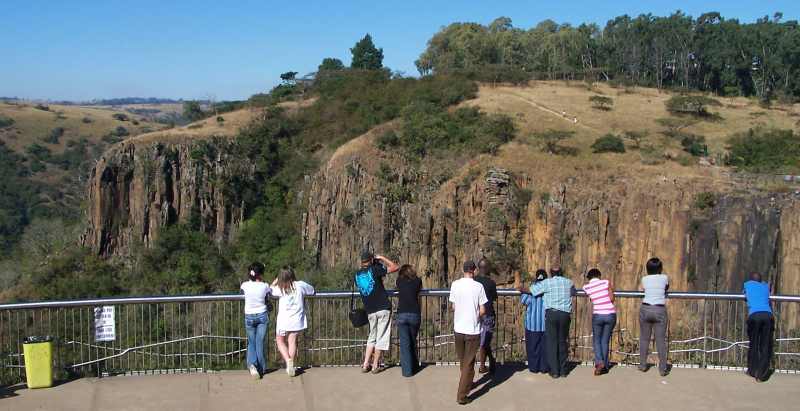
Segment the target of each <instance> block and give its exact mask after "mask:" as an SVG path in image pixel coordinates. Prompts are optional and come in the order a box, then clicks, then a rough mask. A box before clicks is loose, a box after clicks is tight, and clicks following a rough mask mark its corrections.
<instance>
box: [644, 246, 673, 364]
mask: <svg viewBox="0 0 800 411" xmlns="http://www.w3.org/2000/svg"><path fill="white" fill-rule="evenodd" d="M662 270H663V265H662V263H661V260H659V259H658V258H655V257H654V258H651V259H650V260H648V261H647V275H646V276H644V277H643V278H642V286H641V288H642V289H643V290H644V299H642V307H641V308H640V309H639V371H647V356H648V355H649V354H650V338H651V337H652V336H653V334H655V339H656V349H657V350H658V372H659V374H661V376H662V377H666V376H667V374H669V367H668V366H667V322H668V320H669V317H668V316H667V307H666V303H667V289H669V278H668V277H667V276H666V275H664V274H662V273H661V272H662Z"/></svg>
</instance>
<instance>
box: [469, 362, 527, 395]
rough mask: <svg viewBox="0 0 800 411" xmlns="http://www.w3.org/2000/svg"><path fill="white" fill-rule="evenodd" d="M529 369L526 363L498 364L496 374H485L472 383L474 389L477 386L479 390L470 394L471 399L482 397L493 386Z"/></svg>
mask: <svg viewBox="0 0 800 411" xmlns="http://www.w3.org/2000/svg"><path fill="white" fill-rule="evenodd" d="M527 369H528V368H526V367H525V365H524V364H504V365H499V364H498V365H497V369H496V370H495V372H494V374H484V375H483V376H482V377H481V378H480V379H479V380H478V381H475V382H474V383H472V387H473V389H475V388H477V390H476V391H473V392H472V394H470V395H469V398H470V400H476V399H478V398H480V397H481V396H483V395H485V394H486V393H488V392H489V391H491V390H492V388H494V387H497V386H498V385H500V384H502V383H504V382H506V381H508V379H509V378H511V376H512V375H514V374H516V373H518V372H520V371H525V370H527Z"/></svg>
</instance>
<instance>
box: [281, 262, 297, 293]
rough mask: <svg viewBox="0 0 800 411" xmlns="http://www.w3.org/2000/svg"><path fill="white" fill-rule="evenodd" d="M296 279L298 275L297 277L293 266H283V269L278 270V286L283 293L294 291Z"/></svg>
mask: <svg viewBox="0 0 800 411" xmlns="http://www.w3.org/2000/svg"><path fill="white" fill-rule="evenodd" d="M295 281H297V277H295V275H294V270H293V269H292V268H291V267H283V269H281V271H280V272H278V288H280V289H281V292H282V293H284V294H291V293H293V292H294V282H295Z"/></svg>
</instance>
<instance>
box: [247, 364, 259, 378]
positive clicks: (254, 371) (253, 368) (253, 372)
mask: <svg viewBox="0 0 800 411" xmlns="http://www.w3.org/2000/svg"><path fill="white" fill-rule="evenodd" d="M247 368H248V369H249V370H250V376H251V377H253V378H258V377H260V375H259V374H258V370H257V369H256V366H255V365H253V364H250V366H248V367H247Z"/></svg>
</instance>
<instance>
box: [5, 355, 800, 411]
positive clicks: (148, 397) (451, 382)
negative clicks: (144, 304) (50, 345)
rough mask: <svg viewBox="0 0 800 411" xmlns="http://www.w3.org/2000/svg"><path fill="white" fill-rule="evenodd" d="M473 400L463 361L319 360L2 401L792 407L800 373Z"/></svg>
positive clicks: (637, 376) (572, 381) (484, 390)
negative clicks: (461, 375)
mask: <svg viewBox="0 0 800 411" xmlns="http://www.w3.org/2000/svg"><path fill="white" fill-rule="evenodd" d="M476 378H481V379H480V380H479V381H478V382H477V383H476V386H475V389H474V390H473V392H472V395H471V397H472V398H473V399H474V400H473V402H472V403H471V404H469V405H466V406H459V405H457V404H456V402H455V396H456V382H457V379H458V368H457V367H438V366H429V367H426V368H425V369H423V370H422V371H420V372H419V373H418V374H417V375H416V376H414V377H413V378H403V377H402V376H401V375H400V369H399V367H393V368H390V369H388V370H387V371H385V372H383V373H382V374H379V375H371V374H361V373H360V372H359V369H358V368H355V367H342V368H313V369H309V370H306V371H305V372H303V373H301V374H300V375H299V376H297V377H295V378H293V379H290V378H289V377H288V376H287V375H286V373H285V372H284V371H283V370H278V371H272V372H270V373H269V374H267V375H265V376H264V378H263V379H261V380H255V379H252V378H251V377H250V375H249V374H248V373H247V372H246V371H227V372H219V373H204V374H202V373H201V374H171V375H146V376H118V377H107V378H101V379H98V378H83V379H78V380H75V381H70V382H65V383H62V384H60V385H57V386H55V387H53V388H49V389H38V390H28V389H26V388H25V385H24V384H21V385H17V386H12V387H5V388H0V410H16V411H22V410H228V411H230V410H256V409H261V410H264V409H269V410H298V411H299V410H336V411H345V410H377V411H388V410H449V409H476V410H477V409H480V410H493V411H497V410H534V409H535V410H565V409H587V410H641V409H648V410H651V409H653V410H657V409H663V410H667V409H670V410H686V409H692V410H722V409H727V410H729V409H740V410H767V409H775V410H779V409H780V410H787V409H797V408H796V407H798V404H799V403H800V375H782V374H775V375H773V376H772V378H771V379H770V380H769V381H768V382H765V383H757V382H755V381H754V380H753V379H752V378H750V377H748V376H746V375H745V374H744V373H741V372H733V371H715V370H704V369H673V370H672V373H671V374H670V375H669V376H667V377H664V378H662V377H660V376H659V375H658V372H657V370H656V369H651V370H650V371H649V372H647V373H646V374H642V373H640V372H638V371H637V370H636V369H635V368H631V367H617V368H614V369H612V370H611V372H610V374H608V375H604V376H601V377H594V376H593V375H592V370H591V369H590V368H587V367H578V368H576V369H575V370H574V371H573V372H572V373H571V374H570V375H569V376H568V377H567V378H562V379H557V380H552V379H551V378H550V377H549V376H547V375H541V374H536V375H534V374H531V373H529V372H528V371H527V369H522V368H520V367H511V366H507V367H502V368H501V369H500V370H498V373H497V375H496V376H495V378H494V381H492V380H491V379H489V378H488V377H485V376H480V375H476Z"/></svg>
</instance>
